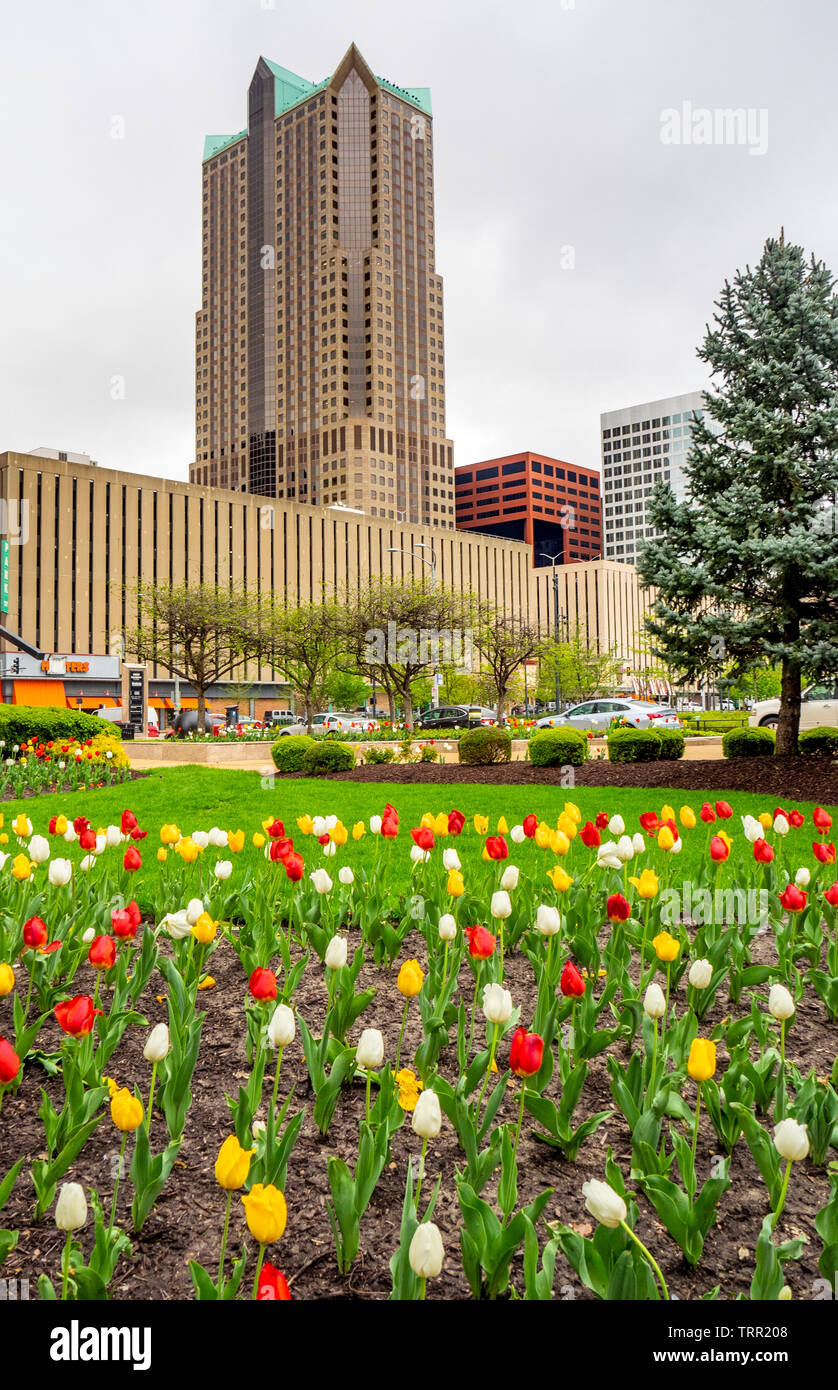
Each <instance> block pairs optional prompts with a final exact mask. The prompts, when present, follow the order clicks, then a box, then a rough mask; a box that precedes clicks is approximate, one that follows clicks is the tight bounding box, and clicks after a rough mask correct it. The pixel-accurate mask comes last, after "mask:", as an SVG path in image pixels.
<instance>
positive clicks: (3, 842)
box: [0, 830, 9, 845]
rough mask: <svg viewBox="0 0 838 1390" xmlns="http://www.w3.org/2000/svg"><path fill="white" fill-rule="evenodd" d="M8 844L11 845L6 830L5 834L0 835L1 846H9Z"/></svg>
mask: <svg viewBox="0 0 838 1390" xmlns="http://www.w3.org/2000/svg"><path fill="white" fill-rule="evenodd" d="M8 843H9V837H8V835H7V834H6V832H5V830H4V831H3V834H2V835H0V845H7V844H8Z"/></svg>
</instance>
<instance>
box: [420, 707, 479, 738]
mask: <svg viewBox="0 0 838 1390" xmlns="http://www.w3.org/2000/svg"><path fill="white" fill-rule="evenodd" d="M472 722H473V721H472V718H471V715H470V714H469V711H468V706H467V705H439V706H437V707H436V708H433V709H426V710H425V713H424V714H420V715H418V716H417V717H416V719H415V720H414V721H413V727H414V728H415V729H422V730H426V731H428V732H433V730H434V729H468V728H470V727H471V725H472Z"/></svg>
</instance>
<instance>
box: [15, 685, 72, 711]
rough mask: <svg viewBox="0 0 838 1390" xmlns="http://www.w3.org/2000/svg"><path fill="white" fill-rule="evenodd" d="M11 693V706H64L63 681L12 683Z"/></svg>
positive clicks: (61, 707) (59, 707)
mask: <svg viewBox="0 0 838 1390" xmlns="http://www.w3.org/2000/svg"><path fill="white" fill-rule="evenodd" d="M12 692H13V693H12V704H13V705H51V706H54V707H56V708H58V709H64V708H65V705H66V696H65V694H64V682H63V681H12Z"/></svg>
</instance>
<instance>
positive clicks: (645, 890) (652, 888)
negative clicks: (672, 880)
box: [629, 869, 659, 899]
mask: <svg viewBox="0 0 838 1390" xmlns="http://www.w3.org/2000/svg"><path fill="white" fill-rule="evenodd" d="M629 883H633V884H634V886H635V888H636V889H637V896H638V897H639V898H646V899H649V898H653V897H654V896H655V894H656V893H657V891H658V884H659V879H658V876H657V874H656V873H655V871H654V869H644V870H643V872H642V873H641V875H640V877H639V878H634V877H631V876H630V877H629Z"/></svg>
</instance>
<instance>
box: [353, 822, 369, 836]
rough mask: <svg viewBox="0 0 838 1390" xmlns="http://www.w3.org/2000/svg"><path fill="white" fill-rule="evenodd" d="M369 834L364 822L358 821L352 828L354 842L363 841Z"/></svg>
mask: <svg viewBox="0 0 838 1390" xmlns="http://www.w3.org/2000/svg"><path fill="white" fill-rule="evenodd" d="M366 833H367V827H366V826H365V824H364V822H363V821H362V820H356V822H355V824H354V825H353V827H352V838H353V840H361V839H363V837H364V836H365V835H366Z"/></svg>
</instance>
